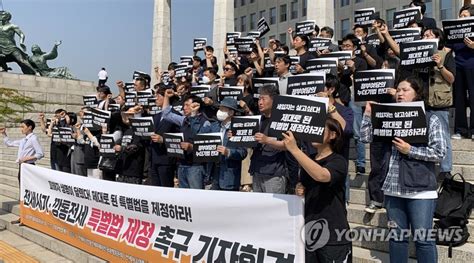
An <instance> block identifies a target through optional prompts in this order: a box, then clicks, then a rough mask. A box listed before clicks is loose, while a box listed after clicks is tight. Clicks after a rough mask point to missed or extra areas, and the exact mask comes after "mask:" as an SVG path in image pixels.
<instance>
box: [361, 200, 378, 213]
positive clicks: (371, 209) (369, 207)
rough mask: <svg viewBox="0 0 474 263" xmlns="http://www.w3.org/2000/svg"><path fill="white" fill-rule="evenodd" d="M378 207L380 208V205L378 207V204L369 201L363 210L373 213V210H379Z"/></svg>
mask: <svg viewBox="0 0 474 263" xmlns="http://www.w3.org/2000/svg"><path fill="white" fill-rule="evenodd" d="M380 208H382V207H380V206H378V205H376V204H374V203H373V202H370V204H369V206H367V207H366V208H365V209H364V211H365V212H367V213H369V214H375V212H376V211H377V210H379V209H380Z"/></svg>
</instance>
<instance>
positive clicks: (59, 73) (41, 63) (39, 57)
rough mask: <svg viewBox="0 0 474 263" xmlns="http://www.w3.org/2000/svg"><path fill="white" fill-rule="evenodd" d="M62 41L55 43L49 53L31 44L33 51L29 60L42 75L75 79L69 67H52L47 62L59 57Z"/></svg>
mask: <svg viewBox="0 0 474 263" xmlns="http://www.w3.org/2000/svg"><path fill="white" fill-rule="evenodd" d="M61 43H62V42H61V41H57V42H56V43H54V46H53V49H52V50H51V52H49V53H45V52H43V51H42V50H41V48H40V47H39V46H38V45H32V46H31V53H32V54H33V55H31V56H30V58H29V61H30V63H31V65H33V67H34V68H35V69H36V70H37V71H38V72H39V73H40V74H41V76H45V77H50V78H60V79H74V76H73V75H72V74H71V72H70V71H69V69H68V68H67V67H58V68H50V67H49V66H48V64H47V63H46V62H47V61H48V60H53V59H55V58H57V57H58V46H59V45H61Z"/></svg>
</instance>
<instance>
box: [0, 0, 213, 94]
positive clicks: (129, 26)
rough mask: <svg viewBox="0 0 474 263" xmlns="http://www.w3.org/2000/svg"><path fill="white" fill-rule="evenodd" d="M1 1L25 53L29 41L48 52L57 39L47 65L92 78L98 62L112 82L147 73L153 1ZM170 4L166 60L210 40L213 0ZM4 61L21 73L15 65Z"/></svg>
mask: <svg viewBox="0 0 474 263" xmlns="http://www.w3.org/2000/svg"><path fill="white" fill-rule="evenodd" d="M2 2H3V8H4V10H6V11H9V12H10V13H11V14H12V20H11V23H13V24H16V25H18V26H19V27H20V29H21V30H22V31H23V33H24V34H25V35H26V40H25V44H26V46H27V49H28V50H27V51H28V54H30V55H31V50H30V49H31V45H32V44H38V45H39V46H40V47H41V49H42V50H43V51H45V52H49V51H51V49H52V47H53V45H54V43H55V42H56V41H57V40H62V44H61V45H60V46H59V49H58V53H59V55H58V58H56V59H55V60H50V61H48V65H49V66H50V67H63V66H66V67H68V68H69V69H70V70H71V71H72V73H73V74H74V75H75V77H76V78H78V79H81V80H90V81H96V80H97V73H98V71H99V70H100V68H101V67H105V68H106V69H107V72H108V74H109V81H113V82H115V80H124V81H129V80H131V78H132V73H133V71H134V70H140V71H143V72H147V73H149V72H150V69H151V46H152V34H153V5H154V1H153V0H3V1H2ZM171 5H172V7H171V36H172V37H171V42H172V44H171V46H172V48H171V49H172V51H171V52H172V60H173V61H178V62H179V57H180V56H183V55H192V45H193V38H198V37H205V38H207V39H208V43H212V25H213V18H212V17H213V0H171ZM196 18H198V19H196ZM16 40H17V44H19V42H18V41H19V40H18V37H16ZM9 66H10V67H12V68H13V69H14V70H13V71H14V72H21V71H19V68H18V66H17V65H16V64H14V63H10V64H9ZM108 84H109V85H110V84H111V83H108ZM111 86H114V85H111Z"/></svg>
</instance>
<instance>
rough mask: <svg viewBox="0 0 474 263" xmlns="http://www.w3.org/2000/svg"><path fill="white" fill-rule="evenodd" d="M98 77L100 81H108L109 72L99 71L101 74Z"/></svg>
mask: <svg viewBox="0 0 474 263" xmlns="http://www.w3.org/2000/svg"><path fill="white" fill-rule="evenodd" d="M97 76H98V77H99V79H101V80H104V79H107V77H108V75H107V71H105V70H101V71H99V74H97Z"/></svg>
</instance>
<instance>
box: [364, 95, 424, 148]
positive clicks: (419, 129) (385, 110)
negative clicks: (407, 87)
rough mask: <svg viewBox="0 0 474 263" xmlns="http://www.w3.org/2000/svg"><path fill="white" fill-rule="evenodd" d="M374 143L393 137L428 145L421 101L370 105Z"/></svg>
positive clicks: (389, 139)
mask: <svg viewBox="0 0 474 263" xmlns="http://www.w3.org/2000/svg"><path fill="white" fill-rule="evenodd" d="M371 108H372V128H373V133H372V134H373V136H374V141H391V140H392V139H393V138H394V137H398V138H401V139H403V140H404V141H405V142H408V143H428V126H427V122H426V115H425V108H424V104H423V102H422V101H417V102H406V103H386V104H372V105H371Z"/></svg>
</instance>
